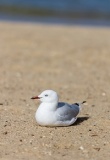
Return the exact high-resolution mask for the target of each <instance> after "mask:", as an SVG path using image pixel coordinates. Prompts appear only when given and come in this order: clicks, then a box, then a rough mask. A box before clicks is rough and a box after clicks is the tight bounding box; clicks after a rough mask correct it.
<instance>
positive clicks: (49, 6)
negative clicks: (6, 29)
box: [0, 0, 110, 24]
mask: <svg viewBox="0 0 110 160" xmlns="http://www.w3.org/2000/svg"><path fill="white" fill-rule="evenodd" d="M4 14H5V15H10V14H11V15H17V16H18V15H28V17H29V16H31V17H32V16H33V17H34V18H35V17H39V16H40V17H41V16H42V17H51V19H52V17H57V18H59V17H60V18H66V19H75V20H78V19H80V20H82V19H87V20H90V19H94V20H96V19H97V20H98V21H100V20H102V19H103V20H104V21H105V20H107V21H110V0H0V19H3V18H4V17H6V16H4ZM9 17H10V16H9ZM34 18H33V19H34ZM38 19H39V18H38ZM54 19H55V18H54ZM47 20H48V18H47ZM99 24H100V23H99Z"/></svg>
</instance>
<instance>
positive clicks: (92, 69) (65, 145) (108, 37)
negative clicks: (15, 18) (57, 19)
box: [0, 21, 110, 160]
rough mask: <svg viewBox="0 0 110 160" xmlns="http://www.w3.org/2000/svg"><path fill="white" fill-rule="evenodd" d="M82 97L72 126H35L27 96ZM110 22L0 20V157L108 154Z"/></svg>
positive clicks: (101, 159) (84, 158) (81, 158)
mask: <svg viewBox="0 0 110 160" xmlns="http://www.w3.org/2000/svg"><path fill="white" fill-rule="evenodd" d="M45 89H53V90H55V91H57V92H58V93H59V95H60V101H67V102H68V103H74V102H81V101H83V100H86V101H87V103H86V105H85V106H84V108H83V110H82V112H81V113H80V114H79V116H78V117H79V118H78V120H77V122H76V123H75V124H74V125H72V126H70V127H55V128H47V127H41V126H38V124H37V123H36V121H35V118H34V115H35V112H36V109H37V107H38V105H39V102H37V101H36V104H35V103H34V102H33V101H32V100H31V99H30V97H32V96H35V95H38V94H39V93H40V92H42V91H43V90H45ZM109 141H110V28H106V27H105V28H104V27H103V28H101V27H86V26H83V27H82V26H64V25H46V24H37V23H36V24H34V23H33V24H31V23H16V22H2V21H1V22H0V159H1V160H15V159H16V160H27V159H32V160H36V159H48V160H51V159H52V160H57V159H61V158H62V159H64V160H67V159H69V160H73V159H77V160H109V158H110V143H109Z"/></svg>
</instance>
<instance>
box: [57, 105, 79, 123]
mask: <svg viewBox="0 0 110 160" xmlns="http://www.w3.org/2000/svg"><path fill="white" fill-rule="evenodd" d="M78 113H79V106H78V105H76V104H72V105H69V104H67V103H61V102H60V103H59V104H58V109H57V111H56V115H57V118H58V120H59V121H65V120H66V121H68V120H71V119H72V118H74V117H76V116H77V115H78Z"/></svg>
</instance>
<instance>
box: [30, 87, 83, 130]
mask: <svg viewBox="0 0 110 160" xmlns="http://www.w3.org/2000/svg"><path fill="white" fill-rule="evenodd" d="M31 99H38V100H40V101H41V104H40V105H39V107H38V109H37V111H36V113H35V119H36V121H37V123H38V124H39V125H41V126H50V127H52V126H70V125H72V124H73V123H75V121H76V120H77V115H78V114H79V112H80V110H81V108H82V104H83V103H85V102H86V101H83V102H82V103H74V104H68V103H65V102H59V97H58V94H57V93H56V92H55V91H53V90H45V91H43V92H42V93H41V94H40V95H39V96H34V97H32V98H31Z"/></svg>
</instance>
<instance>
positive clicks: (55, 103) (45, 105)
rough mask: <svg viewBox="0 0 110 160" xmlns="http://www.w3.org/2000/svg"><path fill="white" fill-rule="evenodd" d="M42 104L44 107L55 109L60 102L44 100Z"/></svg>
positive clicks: (50, 109)
mask: <svg viewBox="0 0 110 160" xmlns="http://www.w3.org/2000/svg"><path fill="white" fill-rule="evenodd" d="M41 106H42V107H44V108H45V109H46V110H49V111H55V110H56V109H57V106H58V102H51V103H50V102H42V103H41Z"/></svg>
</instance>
